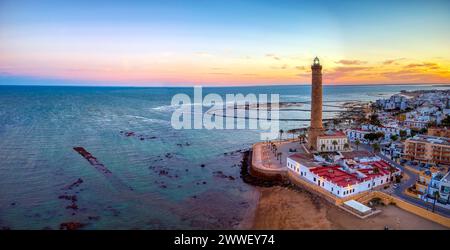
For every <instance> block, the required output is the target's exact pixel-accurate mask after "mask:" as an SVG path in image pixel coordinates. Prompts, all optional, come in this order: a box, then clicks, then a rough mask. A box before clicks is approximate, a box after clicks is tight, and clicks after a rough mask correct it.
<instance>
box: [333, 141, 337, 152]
mask: <svg viewBox="0 0 450 250" xmlns="http://www.w3.org/2000/svg"><path fill="white" fill-rule="evenodd" d="M332 143H333V146H334V149H335V150H336V146H337V145H338V142H337V141H336V140H333V142H332Z"/></svg>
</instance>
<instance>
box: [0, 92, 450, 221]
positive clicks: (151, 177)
mask: <svg viewBox="0 0 450 250" xmlns="http://www.w3.org/2000/svg"><path fill="white" fill-rule="evenodd" d="M443 88H446V87H442V86H440V87H438V86H417V85H411V86H405V85H398V86H326V87H324V102H326V103H330V104H339V103H342V102H346V101H354V100H362V101H369V100H376V99H378V98H381V97H387V96H389V95H391V94H394V93H397V92H399V91H400V90H404V89H405V90H415V89H443ZM447 88H448V87H447ZM203 92H204V94H207V93H217V94H219V95H221V96H225V94H227V93H242V94H248V93H255V94H259V93H262V94H271V93H273V94H279V95H280V98H281V101H309V98H310V87H309V86H276V87H239V88H236V87H234V88H204V89H203ZM178 93H186V94H188V95H191V96H192V93H193V89H192V88H130V87H127V88H125V87H123V88H122V87H44V86H0V228H11V229H58V228H59V225H60V224H61V223H64V222H71V221H74V222H80V223H83V224H85V227H84V228H85V229H222V228H233V227H235V226H236V225H238V224H239V222H240V221H242V219H243V218H244V216H245V213H246V211H247V209H248V208H249V207H250V206H251V205H252V197H253V194H254V188H253V187H252V186H249V185H247V184H245V183H243V181H242V180H241V179H240V177H239V172H240V168H239V163H240V161H241V158H242V156H241V154H240V153H239V152H236V151H237V150H240V149H245V148H248V147H249V146H250V145H251V144H252V143H254V142H257V141H259V140H260V136H259V132H260V131H257V130H206V129H202V130H175V129H173V128H172V126H171V124H170V119H171V115H172V112H173V110H174V109H175V107H173V106H171V105H170V103H171V98H172V96H173V95H175V94H178ZM308 107H309V106H308V104H305V105H304V108H305V109H308ZM325 109H327V108H325ZM330 109H333V108H330ZM334 109H335V108H334ZM280 115H281V117H288V118H289V117H292V116H295V117H300V118H301V117H306V118H307V117H309V112H304V111H296V112H285V113H283V112H282V113H281V114H280ZM333 115H335V113H333V112H328V113H325V114H324V116H325V117H332V116H333ZM307 125H308V122H299V121H297V122H296V121H283V122H281V127H282V128H284V129H289V128H295V127H305V126H307ZM126 132H133V133H134V135H130V136H127V134H126ZM141 138H142V139H141ZM73 147H84V148H85V149H86V150H87V151H89V152H90V153H91V154H92V155H93V156H94V157H96V159H97V160H98V161H99V162H101V163H102V164H103V165H104V166H105V167H106V168H108V169H109V170H110V171H111V173H112V174H110V175H107V174H105V173H103V172H101V171H99V170H98V169H96V168H95V167H94V166H92V165H91V164H89V162H88V161H87V160H86V159H85V158H83V157H82V156H81V155H80V154H78V153H77V152H76V151H75V150H74V149H73ZM202 166H203V167H202ZM224 176H225V177H226V178H224ZM229 176H231V177H229ZM78 179H81V180H82V183H79V184H78V185H73V187H72V188H70V185H71V184H72V183H76V181H77V180H78ZM130 188H131V189H130ZM64 195H66V196H72V195H73V196H76V201H74V202H72V201H71V200H68V199H65V198H64V197H61V196H64ZM72 203H73V204H75V205H76V206H77V209H74V207H72V208H71V207H70V206H71V205H72Z"/></svg>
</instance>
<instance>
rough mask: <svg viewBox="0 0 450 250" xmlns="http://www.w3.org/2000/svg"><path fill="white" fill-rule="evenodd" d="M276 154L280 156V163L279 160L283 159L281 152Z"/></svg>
mask: <svg viewBox="0 0 450 250" xmlns="http://www.w3.org/2000/svg"><path fill="white" fill-rule="evenodd" d="M278 155H279V156H280V164H281V160H282V159H283V158H282V157H281V156H282V155H283V152H280V153H278Z"/></svg>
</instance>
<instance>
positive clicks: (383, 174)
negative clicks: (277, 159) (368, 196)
mask: <svg viewBox="0 0 450 250" xmlns="http://www.w3.org/2000/svg"><path fill="white" fill-rule="evenodd" d="M339 154H340V157H338V159H337V160H335V161H334V162H332V163H329V162H324V161H322V160H320V157H317V156H315V155H314V154H311V153H308V154H306V153H304V154H301V153H297V154H293V155H290V156H289V157H288V158H287V163H286V164H287V167H288V169H289V171H292V172H294V173H295V174H296V175H297V176H298V177H299V178H302V179H304V180H306V181H308V182H310V183H314V184H315V185H317V186H319V187H321V188H322V189H324V190H326V191H328V192H330V193H331V194H333V195H335V196H337V197H341V198H343V197H347V196H351V195H355V194H358V193H360V192H364V191H367V190H371V189H373V188H376V187H378V186H381V185H385V184H387V183H389V182H391V181H392V180H393V179H394V176H395V175H398V174H400V170H399V169H397V168H396V167H394V166H392V165H390V164H389V163H388V162H386V161H384V160H382V159H381V158H379V157H378V156H375V155H373V154H372V153H370V152H367V151H350V152H342V153H339Z"/></svg>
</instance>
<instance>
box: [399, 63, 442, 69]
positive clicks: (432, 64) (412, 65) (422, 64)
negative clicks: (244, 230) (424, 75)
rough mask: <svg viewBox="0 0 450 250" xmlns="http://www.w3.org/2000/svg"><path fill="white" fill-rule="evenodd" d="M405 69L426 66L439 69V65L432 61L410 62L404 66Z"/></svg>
mask: <svg viewBox="0 0 450 250" xmlns="http://www.w3.org/2000/svg"><path fill="white" fill-rule="evenodd" d="M405 68H406V69H415V68H427V69H439V68H440V67H439V65H438V64H437V63H432V62H424V63H411V64H408V65H406V66H405Z"/></svg>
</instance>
